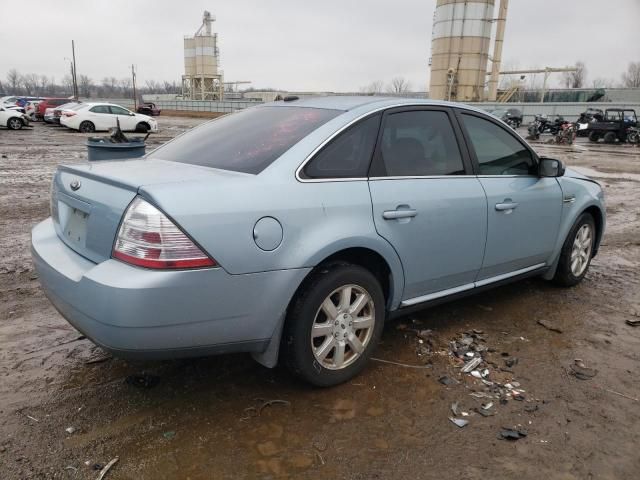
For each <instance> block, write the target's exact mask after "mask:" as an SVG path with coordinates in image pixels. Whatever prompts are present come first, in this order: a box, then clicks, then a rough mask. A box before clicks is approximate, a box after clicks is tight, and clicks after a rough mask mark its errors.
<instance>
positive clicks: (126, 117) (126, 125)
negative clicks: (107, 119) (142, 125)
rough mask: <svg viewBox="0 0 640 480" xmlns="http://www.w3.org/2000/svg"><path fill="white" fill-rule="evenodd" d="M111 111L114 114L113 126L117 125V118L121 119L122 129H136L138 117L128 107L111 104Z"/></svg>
mask: <svg viewBox="0 0 640 480" xmlns="http://www.w3.org/2000/svg"><path fill="white" fill-rule="evenodd" d="M109 108H111V113H112V114H113V119H114V120H113V126H114V127H115V126H116V120H115V119H116V118H117V119H118V120H120V129H121V130H125V131H133V130H135V129H136V117H135V116H134V115H131V112H130V111H129V110H127V109H126V108H122V107H118V106H116V105H111V106H110V107H109Z"/></svg>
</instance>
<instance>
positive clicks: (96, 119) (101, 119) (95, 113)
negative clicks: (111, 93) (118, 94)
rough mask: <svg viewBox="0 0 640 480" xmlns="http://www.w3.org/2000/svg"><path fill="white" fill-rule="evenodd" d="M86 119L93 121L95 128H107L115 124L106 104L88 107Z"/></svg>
mask: <svg viewBox="0 0 640 480" xmlns="http://www.w3.org/2000/svg"><path fill="white" fill-rule="evenodd" d="M87 117H88V118H87V120H90V121H91V122H93V124H94V125H95V127H96V130H109V129H110V128H111V127H115V126H116V120H115V116H113V115H111V110H109V106H108V105H94V106H93V107H91V108H90V109H89V112H88V115H87Z"/></svg>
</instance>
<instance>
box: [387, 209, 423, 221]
mask: <svg viewBox="0 0 640 480" xmlns="http://www.w3.org/2000/svg"><path fill="white" fill-rule="evenodd" d="M417 214H418V211H417V210H415V209H413V208H408V209H405V210H385V211H384V212H382V218H384V219H385V220H397V219H399V218H412V217H415V216H416V215H417Z"/></svg>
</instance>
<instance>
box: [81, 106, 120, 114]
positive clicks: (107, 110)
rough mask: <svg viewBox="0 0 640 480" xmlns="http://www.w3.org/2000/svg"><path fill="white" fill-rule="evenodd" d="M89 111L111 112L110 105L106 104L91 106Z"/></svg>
mask: <svg viewBox="0 0 640 480" xmlns="http://www.w3.org/2000/svg"><path fill="white" fill-rule="evenodd" d="M76 110H77V109H76ZM89 111H90V112H93V113H111V112H110V111H109V107H108V106H106V105H96V106H95V107H91V108H90V109H89Z"/></svg>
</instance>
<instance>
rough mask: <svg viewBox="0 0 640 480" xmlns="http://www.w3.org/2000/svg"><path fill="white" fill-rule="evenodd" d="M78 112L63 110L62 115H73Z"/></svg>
mask: <svg viewBox="0 0 640 480" xmlns="http://www.w3.org/2000/svg"><path fill="white" fill-rule="evenodd" d="M75 114H76V112H62V116H64V117H73V116H74V115H75Z"/></svg>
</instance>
